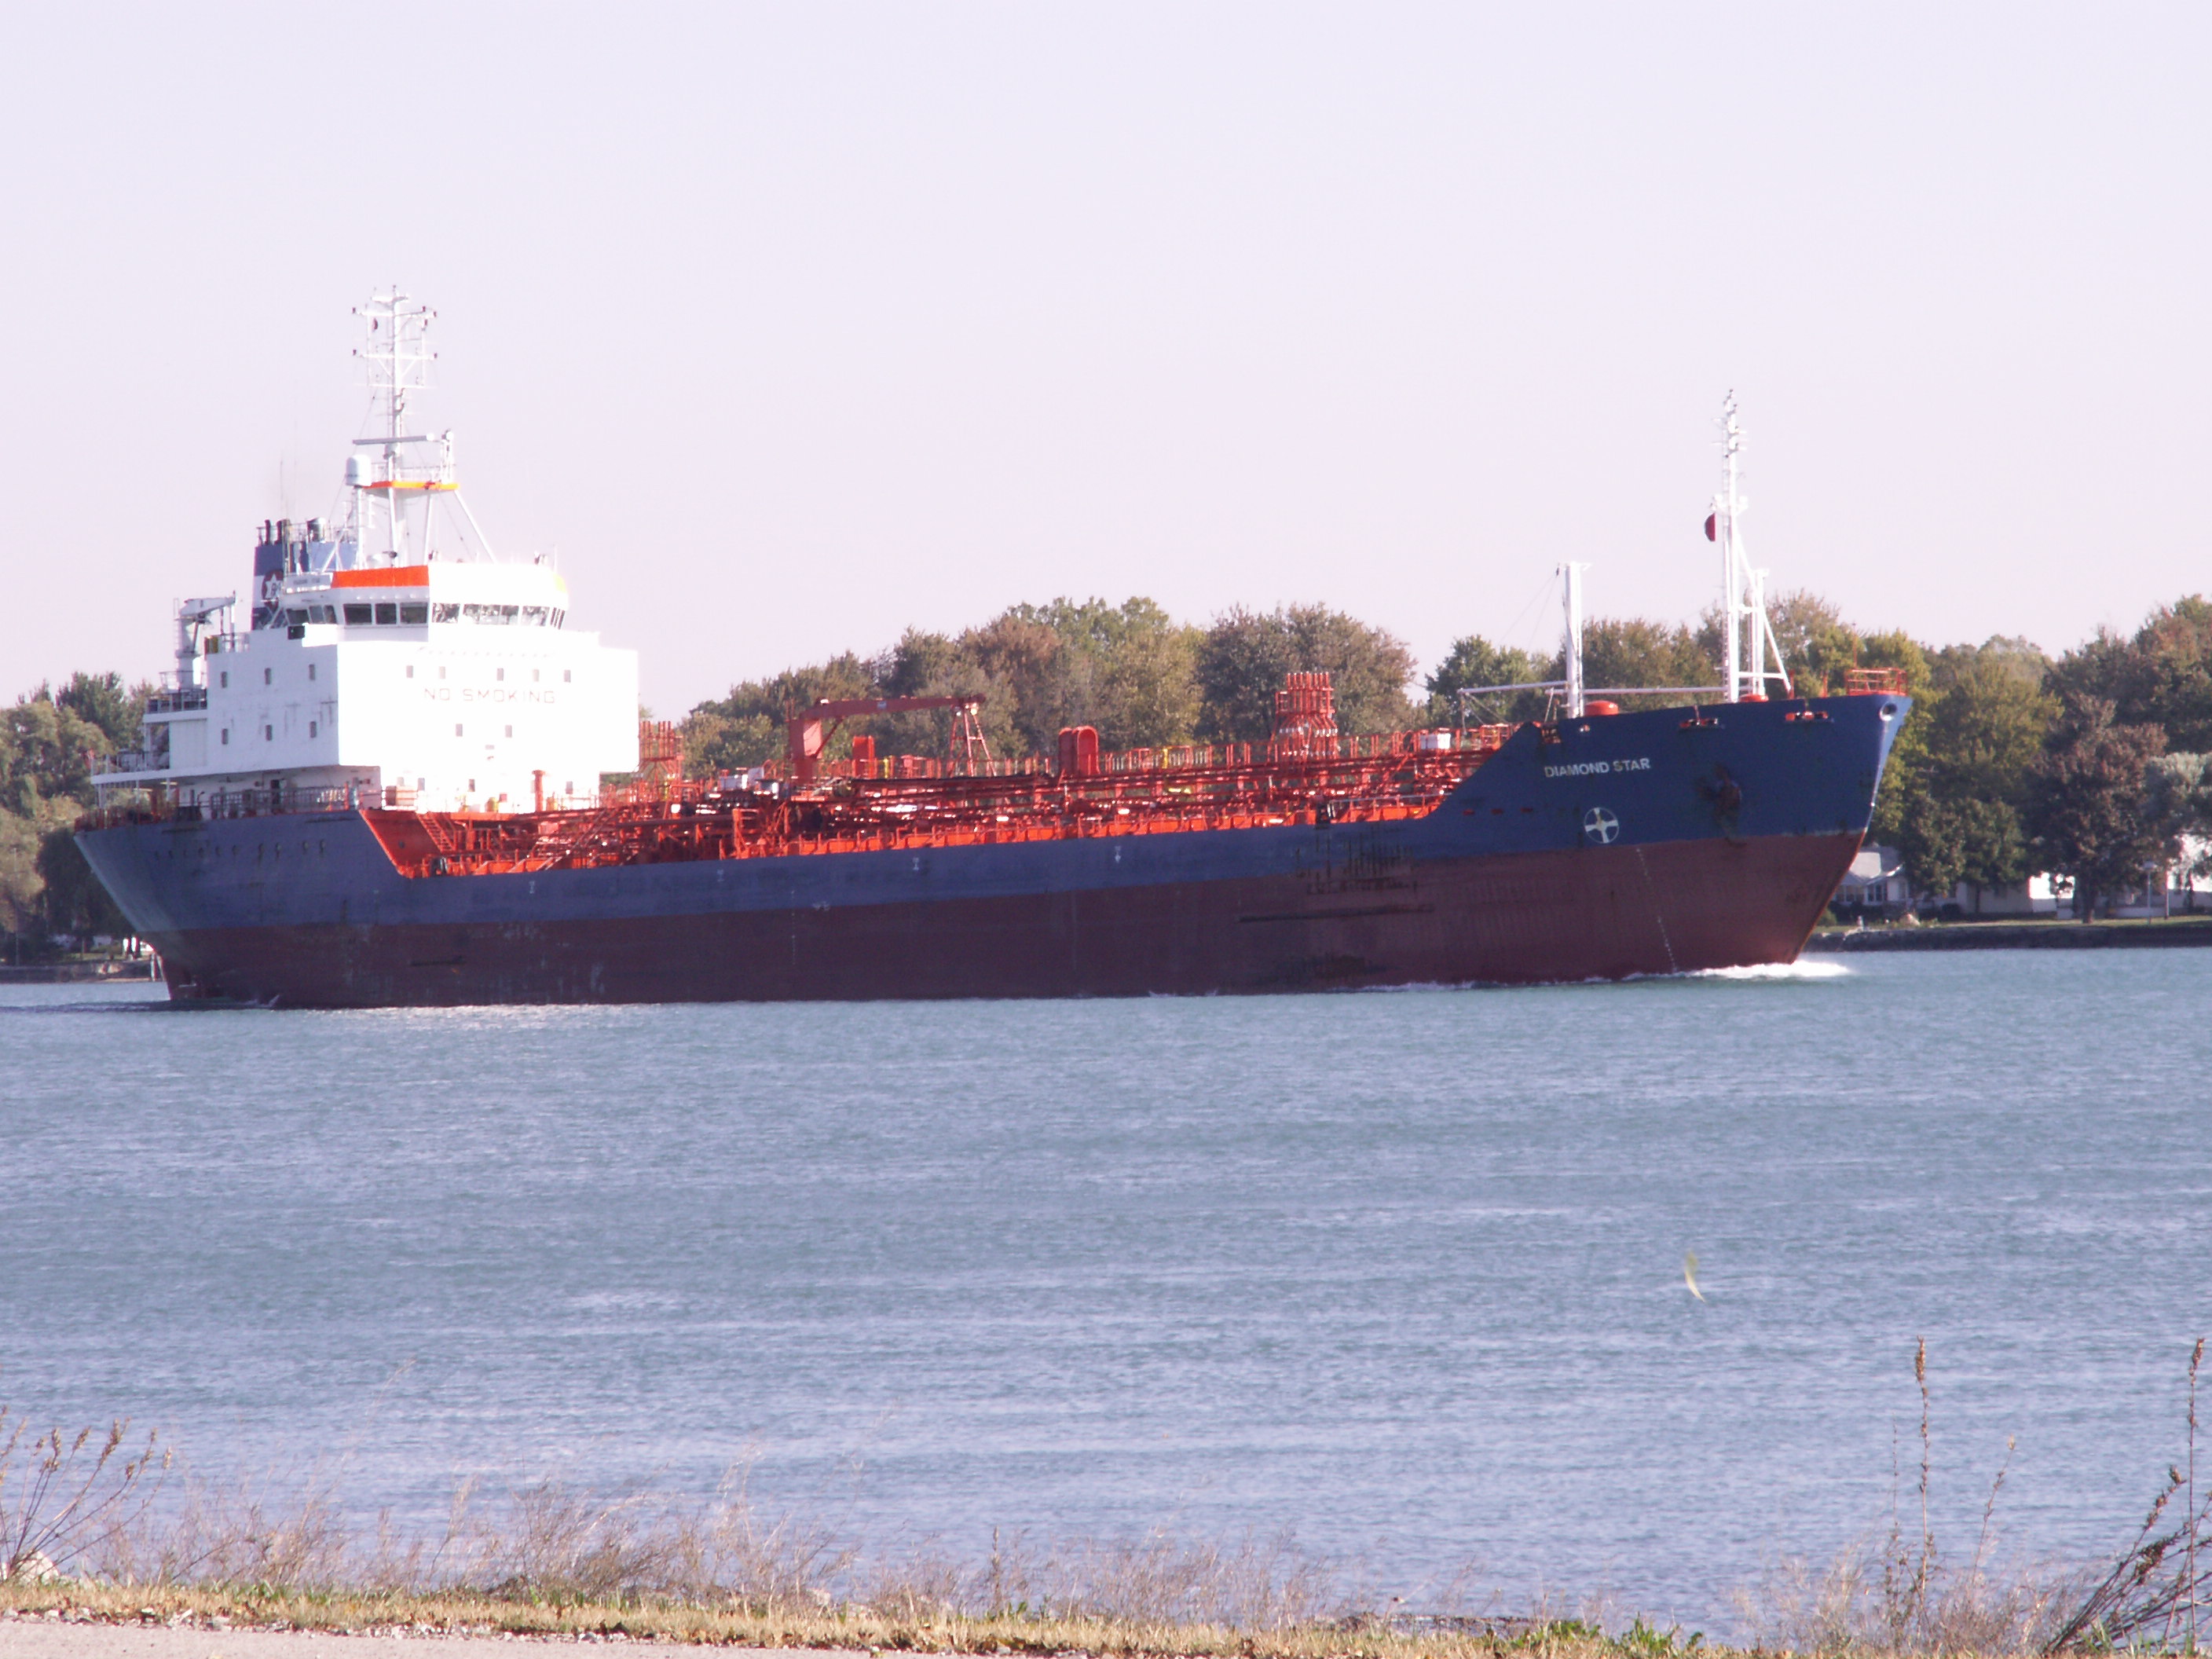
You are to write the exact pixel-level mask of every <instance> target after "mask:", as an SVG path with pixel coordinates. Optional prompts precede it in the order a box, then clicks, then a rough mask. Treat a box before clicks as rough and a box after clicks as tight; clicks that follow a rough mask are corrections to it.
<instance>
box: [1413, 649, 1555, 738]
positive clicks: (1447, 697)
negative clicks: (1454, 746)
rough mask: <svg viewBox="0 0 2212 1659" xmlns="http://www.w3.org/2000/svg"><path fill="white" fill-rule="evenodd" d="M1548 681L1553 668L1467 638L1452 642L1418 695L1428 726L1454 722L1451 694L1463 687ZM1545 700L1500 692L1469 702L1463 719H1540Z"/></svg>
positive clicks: (1542, 695) (1456, 710)
mask: <svg viewBox="0 0 2212 1659" xmlns="http://www.w3.org/2000/svg"><path fill="white" fill-rule="evenodd" d="M1551 677H1552V665H1550V664H1549V663H1547V662H1546V661H1544V660H1543V659H1541V658H1540V657H1538V656H1537V655H1536V654H1535V653H1534V652H1531V651H1522V650H1521V649H1519V648H1518V647H1514V646H1510V645H1492V643H1491V642H1490V641H1488V640H1486V639H1484V638H1483V637H1482V636H1481V635H1478V634H1470V635H1468V637H1467V638H1465V639H1463V640H1455V641H1452V648H1451V649H1450V651H1449V652H1448V653H1445V656H1444V659H1443V661H1442V662H1440V663H1438V664H1437V666H1436V669H1435V671H1433V672H1432V673H1431V674H1430V676H1429V677H1428V678H1427V680H1426V681H1425V682H1424V683H1423V685H1422V690H1425V691H1426V692H1427V693H1428V694H1429V702H1428V709H1427V713H1428V719H1429V723H1430V724H1431V726H1455V725H1457V724H1458V723H1459V720H1460V712H1461V711H1460V699H1459V697H1458V696H1457V695H1456V694H1457V693H1458V691H1459V690H1460V688H1461V687H1462V686H1471V685H1525V684H1528V683H1530V682H1532V681H1536V680H1544V679H1549V678H1551ZM1549 695H1550V694H1549V693H1547V692H1543V691H1503V692H1498V693H1497V694H1495V695H1493V696H1487V697H1480V698H1469V699H1468V706H1467V719H1468V720H1469V721H1470V722H1473V723H1474V724H1477V725H1480V724H1481V723H1482V722H1484V721H1486V720H1497V721H1503V720H1541V719H1542V718H1543V717H1544V708H1545V703H1546V701H1547V698H1548V696H1549Z"/></svg>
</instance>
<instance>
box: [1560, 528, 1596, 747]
mask: <svg viewBox="0 0 2212 1659" xmlns="http://www.w3.org/2000/svg"><path fill="white" fill-rule="evenodd" d="M1587 569H1589V565H1587V564H1576V563H1573V562H1568V563H1566V564H1563V565H1561V566H1560V567H1559V574H1560V575H1561V576H1562V577H1564V578H1565V594H1564V596H1563V598H1564V602H1565V605H1566V610H1567V639H1566V650H1565V653H1563V654H1564V655H1565V658H1566V664H1567V683H1566V693H1567V718H1568V719H1569V720H1580V719H1581V718H1582V716H1583V571H1585V570H1587Z"/></svg>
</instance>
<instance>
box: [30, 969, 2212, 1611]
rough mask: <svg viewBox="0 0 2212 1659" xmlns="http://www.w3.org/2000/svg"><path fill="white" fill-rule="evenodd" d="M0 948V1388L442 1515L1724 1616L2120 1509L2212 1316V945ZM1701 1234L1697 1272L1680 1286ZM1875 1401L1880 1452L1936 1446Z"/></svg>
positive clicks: (231, 1470)
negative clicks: (351, 989)
mask: <svg viewBox="0 0 2212 1659" xmlns="http://www.w3.org/2000/svg"><path fill="white" fill-rule="evenodd" d="M148 994H149V991H148V987H82V986H57V987H9V988H5V989H0V1400H5V1401H8V1402H9V1403H10V1404H11V1405H13V1406H14V1407H17V1408H18V1409H27V1410H28V1412H29V1413H30V1414H31V1416H32V1417H33V1418H34V1419H40V1420H41V1421H43V1420H45V1419H60V1420H61V1421H63V1422H64V1423H66V1424H82V1423H89V1422H93V1421H95V1420H105V1419H107V1418H109V1417H111V1416H115V1415H128V1416H130V1417H131V1418H132V1419H135V1420H136V1421H137V1423H139V1424H140V1425H159V1426H160V1427H161V1429H162V1430H163V1431H164V1432H165V1433H166V1434H167V1436H168V1437H170V1438H171V1439H172V1440H173V1441H174V1442H175V1443H177V1444H178V1445H179V1447H180V1448H182V1449H183V1451H184V1453H185V1455H186V1456H187V1457H188V1458H189V1459H190V1460H191V1462H192V1464H193V1466H194V1467H195V1468H197V1470H198V1471H200V1472H201V1473H202V1474H220V1475H223V1476H226V1477H228V1476H235V1475H245V1474H259V1475H261V1476H264V1478H270V1479H273V1480H277V1481H279V1482H280V1483H281V1481H282V1480H284V1479H289V1478H297V1477H298V1476H299V1475H300V1474H301V1472H302V1471H308V1470H314V1471H319V1472H320V1474H322V1475H323V1477H325V1478H331V1479H335V1480H337V1484H338V1485H339V1487H340V1490H341V1492H342V1493H343V1498H344V1499H345V1501H346V1502H347V1503H349V1504H351V1505H352V1506H353V1507H354V1508H355V1509H356V1510H360V1511H362V1512H367V1511H368V1510H374V1509H376V1508H378V1507H382V1506H390V1507H391V1508H392V1509H393V1510H394V1511H395V1513H396V1514H397V1515H398V1516H400V1517H401V1519H402V1520H403V1522H410V1523H420V1524H422V1525H426V1526H430V1525H434V1524H435V1518H436V1517H437V1516H441V1515H442V1514H443V1512H444V1510H445V1505H446V1499H447V1494H448V1492H450V1490H451V1489H452V1486H453V1482H454V1481H455V1480H456V1479H457V1478H459V1477H462V1476H465V1475H471V1474H474V1475H478V1476H481V1477H483V1478H484V1479H485V1480H487V1481H489V1483H491V1485H492V1486H495V1487H496V1486H500V1485H501V1484H502V1483H525V1482H529V1481H532V1480H540V1479H546V1478H553V1479H558V1480H564V1481H568V1482H573V1483H575V1484H578V1485H580V1486H594V1487H615V1486H623V1485H624V1484H626V1483H630V1482H635V1481H638V1480H650V1481H653V1482H654V1483H656V1484H657V1485H658V1486H659V1488H660V1489H662V1490H664V1491H665V1492H671V1493H675V1494H690V1493H694V1492H696V1493H701V1494H703V1493H706V1492H709V1491H711V1490H712V1489H713V1488H714V1486H715V1485H716V1484H717V1482H718V1481H719V1480H720V1479H721V1477H722V1476H723V1474H724V1473H725V1472H726V1470H728V1469H729V1468H731V1467H732V1466H733V1465H736V1464H741V1463H749V1464H750V1471H751V1473H750V1490H751V1492H752V1494H753V1496H754V1497H755V1498H756V1499H757V1500H758V1501H760V1502H762V1503H763V1504H766V1505H768V1506H769V1507H770V1508H772V1509H774V1508H786V1507H787V1508H789V1509H793V1510H799V1511H802V1512H805V1513H808V1514H811V1515H815V1516H818V1517H820V1518H823V1519H826V1520H829V1521H831V1522H834V1523H835V1524H836V1526H838V1527H839V1528H843V1529H844V1530H845V1531H846V1532H847V1533H848V1534H850V1535H852V1536H855V1537H858V1538H860V1539H861V1540H862V1541H864V1542H866V1544H868V1545H869V1546H870V1547H872V1548H875V1549H877V1550H879V1551H895V1550H897V1549H901V1548H905V1547H912V1546H914V1545H916V1544H918V1543H919V1542H921V1541H925V1540H931V1539H934V1540H937V1541H939V1542H940V1544H941V1545H942V1547H945V1548H946V1549H949V1550H951V1552H952V1553H956V1554H963V1555H968V1556H971V1557H972V1556H975V1555H980V1554H981V1553H982V1552H983V1551H984V1550H985V1549H987V1547H988V1538H989V1533H990V1528H992V1527H994V1526H997V1527H1000V1528H1027V1529H1029V1532H1030V1535H1031V1536H1032V1537H1038V1536H1058V1537H1086V1538H1106V1539H1111V1538H1117V1537H1125V1536H1128V1535H1132V1534H1138V1533H1140V1532H1142V1531H1145V1530H1146V1529H1150V1528H1169V1529H1171V1530H1172V1531H1174V1532H1175V1533H1176V1534H1178V1535H1180V1536H1183V1537H1186V1538H1226V1537H1237V1536H1242V1535H1244V1534H1248V1533H1253V1532H1258V1533H1262V1534H1272V1533H1275V1532H1279V1531H1283V1530H1288V1531H1289V1532H1291V1533H1292V1534H1294V1535H1295V1537H1296V1539H1297V1541H1298V1543H1299V1544H1300V1545H1301V1546H1302V1547H1304V1548H1306V1549H1309V1550H1310V1551H1313V1552H1316V1553H1321V1554H1324V1555H1328V1556H1331V1557H1335V1558H1338V1559H1345V1560H1348V1561H1351V1562H1352V1563H1354V1564H1356V1565H1357V1567H1358V1571H1360V1573H1361V1574H1362V1575H1363V1576H1364V1577H1367V1578H1368V1579H1370V1581H1379V1582H1381V1583H1384V1584H1385V1585H1386V1586H1388V1587H1395V1588H1397V1589H1401V1590H1402V1591H1403V1593H1405V1594H1406V1595H1407V1596H1408V1598H1409V1600H1411V1601H1415V1602H1418V1601H1420V1600H1421V1598H1422V1597H1423V1596H1431V1597H1432V1596H1434V1595H1437V1594H1439V1593H1440V1592H1439V1591H1438V1589H1437V1587H1438V1586H1439V1585H1441V1584H1442V1583H1444V1582H1445V1581H1446V1580H1448V1579H1449V1578H1451V1577H1453V1576H1454V1575H1455V1573H1457V1572H1458V1571H1460V1570H1462V1569H1463V1568H1468V1567H1472V1569H1473V1571H1474V1575H1475V1576H1476V1577H1478V1578H1480V1581H1481V1582H1482V1583H1484V1584H1486V1585H1494V1586H1496V1587H1498V1589H1500V1590H1502V1591H1503V1592H1504V1595H1505V1598H1506V1600H1507V1601H1527V1599H1528V1596H1529V1595H1531V1594H1533V1593H1534V1591H1535V1590H1536V1589H1537V1588H1538V1587H1539V1586H1543V1587H1548V1589H1549V1591H1550V1592H1551V1594H1552V1595H1553V1596H1554V1597H1555V1598H1564V1599H1565V1600H1568V1601H1572V1600H1575V1599H1577V1598H1579V1597H1582V1596H1583V1595H1591V1594H1602V1595H1608V1596H1610V1597H1611V1598H1612V1601H1613V1605H1614V1607H1616V1608H1618V1609H1620V1610H1623V1611H1626V1610H1634V1609H1641V1610H1645V1611H1648V1612H1650V1613H1655V1614H1656V1615H1659V1616H1661V1617H1663V1618H1675V1619H1680V1620H1683V1621H1685V1622H1696V1623H1699V1624H1702V1625H1704V1626H1706V1627H1708V1628H1717V1627H1724V1626H1725V1625H1726V1622H1727V1615H1726V1612H1725V1608H1726V1605H1727V1601H1728V1597H1729V1593H1730V1592H1731V1590H1733V1589H1735V1587H1737V1586H1739V1585H1741V1584H1742V1583H1745V1582H1746V1581H1747V1580H1749V1579H1751V1578H1753V1577H1755V1576H1756V1575H1758V1574H1759V1572H1760V1571H1761V1570H1762V1567H1763V1566H1764V1565H1767V1564H1771V1562H1773V1561H1774V1560H1775V1559H1778V1557H1781V1556H1784V1555H1788V1554H1802V1555H1805V1556H1807V1557H1809V1558H1812V1559H1816V1560H1818V1559H1826V1557H1827V1556H1828V1555H1829V1554H1830V1553H1832V1552H1833V1551H1834V1550H1836V1549H1837V1548H1838V1547H1842V1546H1844V1545H1845V1544H1848V1543H1850V1541H1853V1540H1855V1539H1858V1538H1862V1537H1864V1536H1867V1535H1869V1534H1876V1533H1879V1532H1881V1531H1882V1530H1884V1529H1886V1528H1887V1522H1888V1516H1889V1514H1890V1505H1891V1502H1892V1495H1893V1467H1894V1466H1895V1464H1896V1463H1897V1462H1902V1463H1903V1465H1904V1467H1905V1476H1904V1481H1905V1504H1906V1505H1907V1506H1908V1508H1911V1507H1914V1506H1916V1505H1917V1498H1915V1497H1914V1496H1913V1493H1912V1484H1913V1482H1914V1480H1916V1478H1917V1434H1918V1426H1917V1425H1918V1413H1919V1396H1918V1395H1917V1391H1916V1389H1915V1387H1914V1383H1913V1378H1912V1352H1913V1345H1914V1342H1915V1340H1916V1339H1918V1338H1921V1337H1923V1336H1924V1337H1925V1338H1926V1340H1927V1343H1928V1351H1929V1386H1930V1389H1931V1394H1932V1402H1933V1403H1932V1436H1933V1443H1934V1464H1935V1469H1934V1488H1935V1493H1934V1495H1935V1504H1936V1531H1937V1534H1938V1538H1939V1541H1947V1542H1948V1543H1949V1544H1950V1545H1951V1546H1952V1547H1954V1549H1960V1548H1970V1547H1971V1545H1972V1538H1973V1534H1974V1533H1975V1530H1976V1528H1977V1527H1978V1522H1979V1516H1980V1512H1981V1508H1982V1504H1983V1502H1984V1498H1986V1496H1987V1492H1988V1486H1989V1483H1990V1480H1991V1479H1992V1477H1993V1476H1994V1475H1995V1474H1996V1472H1997V1470H1998V1468H2000V1466H2001V1465H2002V1463H2003V1462H2004V1459H2005V1443H2006V1440H2007V1438H2008V1437H2015V1438H2016V1441H2017V1449H2016V1450H2015V1452H2014V1453H2013V1455H2012V1459H2011V1466H2010V1474H2009V1476H2008V1480H2007V1483H2006V1486H2005V1489H2004V1492H2003V1494H2002V1498H2001V1500H2000V1503H1999V1505H1998V1510H1997V1519H1998V1526H1999V1528H2000V1531H2001V1534H2002V1539H2003V1544H2004V1547H2005V1548H2006V1549H2007V1550H2008V1551H2009V1552H2012V1553H2017V1554H2019V1555H2021V1556H2037V1557H2055V1558H2063V1559H2087V1558H2090V1557H2093V1556H2095V1555H2098V1554H2102V1553H2110V1552H2112V1551H2116V1550H2117V1549H2118V1547H2120V1546H2121V1545H2123V1544H2124V1542H2125V1541H2127V1539H2128V1538H2129V1537H2130V1535H2131V1534H2132V1532H2133V1528H2134V1526H2135V1524H2136V1522H2138V1521H2139V1520H2140V1517H2141V1515H2142V1511H2143V1510H2144V1509H2145V1508H2146V1507H2147V1505H2148V1500H2149V1499H2150V1498H2151V1497H2152V1496H2153V1495H2154V1492H2155V1490H2156V1486H2157V1483H2158V1480H2159V1478H2160V1475H2161V1474H2162V1473H2163V1471H2164V1470H2165V1468H2166V1465H2167V1463H2168V1462H2172V1461H2176V1460H2178V1459H2179V1457H2180V1456H2181V1455H2182V1452H2183V1432H2184V1409H2185V1407H2184V1391H2185V1366H2186V1358H2187V1352H2188V1346H2189V1344H2190V1342H2191V1340H2193V1339H2194V1338H2195V1337H2196V1336H2197V1335H2198V1334H2201V1333H2203V1331H2205V1330H2206V1329H2207V1328H2212V1249H2208V1246H2212V1203H2209V1202H2208V1199H2212V951H2125V952H2119V951H2094V952H2078V953H2076V952H2053V951H2023V952H2012V951H1993V952H1987V953H1976V954H1967V955H1943V956H1909V955H1908V956H1888V957H1857V958H1853V959H1851V960H1850V962H1848V963H1838V962H1836V961H1834V960H1832V959H1830V960H1826V961H1820V962H1815V963H1808V964H1804V965H1802V966H1800V967H1798V968H1796V969H1783V970H1774V971H1771V972H1766V973H1747V974H1743V975H1713V976H1702V977H1694V978H1686V979H1673V980H1653V981H1642V982H1637V983H1631V984H1626V985H1615V986H1584V987H1565V988H1554V989H1543V990H1511V991H1499V990H1489V991H1472V992H1424V993H1405V994H1371V995H1341V996H1316V997H1303V998H1253V999H1247V1000H1230V999H1224V1000H1152V1001H1096V1002H1039V1003H954V1004H948V1005H939V1006H930V1005H921V1004H873V1005H863V1006H799V1007H780V1008H779V1007H745V1006H739V1007H727V1006H722V1007H667V1008H622V1009H605V1010H601V1009H591V1010H575V1009H559V1010H469V1011H459V1012H375V1013H302V1012H186V1011H181V1010H174V1009H171V1008H168V1007H167V1006H161V1005H159V1004H156V1003H152V1002H149V1001H148V1000H147V997H148ZM1692 1251H1694V1252H1695V1253H1696V1255H1697V1256H1698V1259H1699V1283H1700V1286H1701V1288H1702V1290H1703V1291H1704V1297H1705V1299H1704V1300H1702V1301H1701V1300H1699V1299H1697V1298H1696V1297H1692V1295H1691V1294H1690V1291H1689V1290H1688V1287H1687V1286H1686V1284H1685V1280H1684V1272H1683V1268H1684V1258H1685V1255H1686V1254H1687V1253H1689V1252H1692ZM1900 1437H1901V1449H1900Z"/></svg>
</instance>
